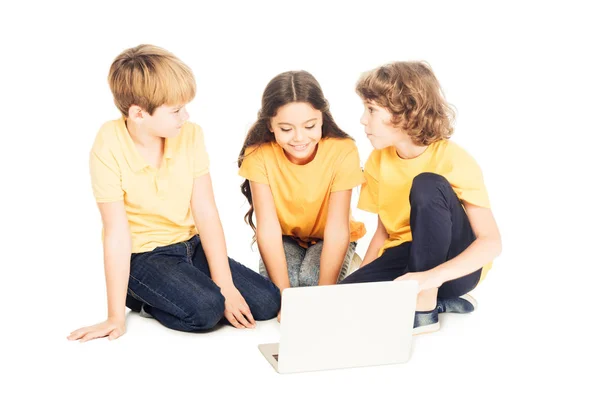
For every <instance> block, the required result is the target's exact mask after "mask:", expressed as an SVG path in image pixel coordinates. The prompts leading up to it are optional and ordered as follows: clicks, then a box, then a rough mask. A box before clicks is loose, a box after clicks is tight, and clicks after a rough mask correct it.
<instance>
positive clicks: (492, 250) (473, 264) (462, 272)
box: [430, 238, 502, 286]
mask: <svg viewBox="0 0 600 400" xmlns="http://www.w3.org/2000/svg"><path fill="white" fill-rule="evenodd" d="M501 251H502V244H501V241H500V239H499V238H478V239H476V240H475V241H474V242H473V243H471V245H470V246H469V247H467V248H466V249H465V250H464V251H463V252H462V253H460V254H459V255H458V256H456V257H454V258H453V259H451V260H448V261H446V262H445V263H443V264H440V265H439V266H437V267H435V268H433V269H432V270H430V271H431V272H432V273H434V274H435V276H436V279H437V281H438V286H441V285H442V284H443V283H444V282H448V281H451V280H454V279H457V278H460V277H463V276H466V275H469V274H471V273H473V272H475V271H477V270H478V269H479V268H481V267H483V266H484V265H485V264H487V263H489V262H491V261H492V260H493V259H494V258H496V257H497V256H498V255H499V254H500V252H501Z"/></svg>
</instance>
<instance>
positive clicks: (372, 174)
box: [358, 151, 380, 214]
mask: <svg viewBox="0 0 600 400" xmlns="http://www.w3.org/2000/svg"><path fill="white" fill-rule="evenodd" d="M378 155H379V152H377V151H373V152H372V153H371V155H370V156H369V159H368V160H367V163H366V164H365V172H364V176H365V182H364V183H363V184H362V187H361V189H360V197H359V198H358V208H359V209H361V210H364V211H368V212H372V213H375V214H377V213H379V169H380V167H379V159H380V157H379V156H378Z"/></svg>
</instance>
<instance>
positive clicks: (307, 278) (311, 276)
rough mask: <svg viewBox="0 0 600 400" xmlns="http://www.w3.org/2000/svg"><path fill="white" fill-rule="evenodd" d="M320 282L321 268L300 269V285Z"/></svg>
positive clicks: (311, 284) (315, 284)
mask: <svg viewBox="0 0 600 400" xmlns="http://www.w3.org/2000/svg"><path fill="white" fill-rule="evenodd" d="M318 284H319V270H318V269H312V268H310V269H308V270H300V273H299V274H298V286H300V287H304V286H317V285H318Z"/></svg>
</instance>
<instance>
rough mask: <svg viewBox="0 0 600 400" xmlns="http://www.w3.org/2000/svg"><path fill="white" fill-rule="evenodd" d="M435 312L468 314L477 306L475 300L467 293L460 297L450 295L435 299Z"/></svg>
mask: <svg viewBox="0 0 600 400" xmlns="http://www.w3.org/2000/svg"><path fill="white" fill-rule="evenodd" d="M436 308H437V312H438V313H445V312H449V313H458V314H468V313H471V312H473V311H475V309H476V308H477V301H475V299H474V298H473V296H470V295H468V294H464V295H462V296H460V297H452V298H447V299H439V298H438V299H437V307H436Z"/></svg>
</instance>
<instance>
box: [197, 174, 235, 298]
mask: <svg viewBox="0 0 600 400" xmlns="http://www.w3.org/2000/svg"><path fill="white" fill-rule="evenodd" d="M191 208H192V214H193V216H194V224H195V225H196V229H197V230H198V235H199V236H200V241H201V242H202V248H203V249H204V253H205V254H206V260H207V261H208V267H209V270H210V275H211V277H212V280H213V281H214V282H215V283H216V284H217V285H218V286H219V287H220V288H221V289H223V288H227V287H231V286H233V280H232V277H231V270H230V268H229V260H228V258H227V247H226V244H225V234H224V233H223V226H222V225H221V219H220V218H219V211H218V210H217V204H216V203H215V196H214V192H213V187H212V180H211V178H210V174H205V175H201V176H199V177H197V178H196V179H194V188H193V190H192V202H191Z"/></svg>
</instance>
